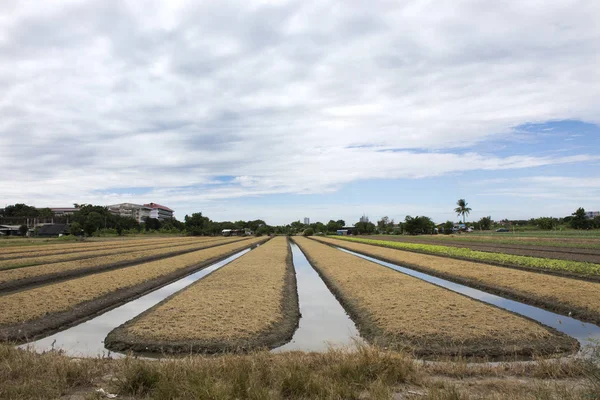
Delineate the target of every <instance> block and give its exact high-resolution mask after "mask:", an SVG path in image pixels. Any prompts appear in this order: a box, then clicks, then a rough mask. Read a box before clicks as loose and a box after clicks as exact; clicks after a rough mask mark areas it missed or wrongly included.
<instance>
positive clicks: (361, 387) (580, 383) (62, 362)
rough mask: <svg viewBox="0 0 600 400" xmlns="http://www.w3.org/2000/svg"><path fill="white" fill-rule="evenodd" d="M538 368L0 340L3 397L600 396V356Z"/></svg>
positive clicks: (366, 350) (375, 353)
mask: <svg viewBox="0 0 600 400" xmlns="http://www.w3.org/2000/svg"><path fill="white" fill-rule="evenodd" d="M447 368H448V369H449V370H451V369H453V366H452V365H451V364H448V365H447ZM536 369H537V367H536V366H535V365H530V366H527V367H523V369H519V370H518V371H513V370H512V369H511V368H510V367H506V366H504V365H501V366H498V367H490V369H489V371H492V372H490V373H488V372H486V373H484V374H482V375H480V374H478V373H477V372H475V373H472V374H471V375H469V376H468V377H460V378H450V377H449V376H451V375H452V373H451V371H445V370H443V369H441V368H440V369H438V370H437V371H428V370H427V368H423V367H422V366H421V365H418V364H415V363H414V362H413V361H412V360H411V359H410V358H409V357H407V356H406V355H403V354H401V353H396V352H393V351H387V350H382V349H378V348H374V347H369V346H363V347H359V349H358V351H356V352H347V351H342V350H330V351H329V352H326V353H322V354H319V353H310V354H307V353H301V352H293V353H280V354H271V353H267V352H257V353H252V354H249V355H224V356H219V357H206V356H194V357H186V358H183V359H177V360H168V361H167V360H165V361H162V362H156V361H148V360H139V359H132V358H127V359H122V360H110V359H80V360H71V359H69V358H67V357H65V356H63V355H60V354H57V353H47V354H43V355H38V354H33V353H29V352H24V351H20V350H16V349H14V348H12V347H9V346H6V345H0V399H11V400H13V399H56V398H64V399H100V398H103V397H100V396H97V395H96V393H95V390H96V389H98V388H102V389H104V390H106V391H107V392H109V393H117V394H118V398H125V399H160V400H169V399H182V400H187V399H190V400H191V399H260V400H263V399H266V400H269V399H274V400H279V399H332V400H333V399H392V398H393V399H436V400H440V399H514V400H549V399H561V400H564V399H588V400H594V399H598V398H599V394H600V392H599V389H600V387H599V386H598V384H599V383H600V381H599V380H598V376H599V375H598V373H599V372H600V369H599V368H598V367H596V366H594V364H592V363H589V364H588V365H585V366H583V368H582V367H580V366H579V365H578V366H576V367H574V368H573V373H572V374H569V375H564V374H553V375H552V376H538V375H539V374H537V373H536V372H535V370H536ZM438 372H439V373H441V374H442V375H441V376H440V375H438ZM531 377H536V378H531ZM61 396H64V397H61Z"/></svg>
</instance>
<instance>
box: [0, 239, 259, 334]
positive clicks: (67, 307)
mask: <svg viewBox="0 0 600 400" xmlns="http://www.w3.org/2000/svg"><path fill="white" fill-rule="evenodd" d="M261 241H264V239H261V238H253V239H249V240H242V241H241V242H233V243H228V244H224V245H222V246H216V247H211V248H207V249H203V250H198V251H194V252H191V253H186V254H183V255H179V256H174V257H170V258H167V259H162V260H158V261H152V262H147V263H143V264H137V265H134V266H130V267H126V268H123V269H119V270H114V271H108V272H102V273H98V274H94V275H90V276H84V277H81V278H76V279H72V280H68V281H65V282H60V283H54V284H48V285H45V286H41V287H36V288H33V289H29V290H24V291H21V292H17V293H12V294H7V295H4V296H2V297H1V299H2V301H1V302H0V338H1V339H4V340H10V339H12V340H23V339H25V338H27V337H33V336H36V335H39V334H41V333H43V332H46V331H52V330H53V329H56V328H58V327H60V326H62V325H65V324H67V323H70V322H72V321H75V320H77V319H80V318H83V317H86V316H88V315H89V314H92V313H94V312H97V311H99V310H103V309H106V308H108V307H110V306H111V305H114V304H118V303H119V302H121V301H123V300H125V299H130V298H133V297H136V296H137V295H139V294H141V293H144V292H146V291H148V290H150V289H152V288H155V287H157V286H159V285H161V284H164V283H166V282H170V281H172V280H174V279H177V278H179V277H180V276H183V275H186V274H187V273H189V272H191V271H194V270H196V269H198V268H200V267H202V266H205V265H207V264H208V263H210V262H212V261H214V260H216V259H220V258H223V257H225V256H227V255H229V254H232V253H233V252H236V251H239V250H241V249H244V248H247V247H248V246H250V245H251V244H255V243H258V242H261Z"/></svg>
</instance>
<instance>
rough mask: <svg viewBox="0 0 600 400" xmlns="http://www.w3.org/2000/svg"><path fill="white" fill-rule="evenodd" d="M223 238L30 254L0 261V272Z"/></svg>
mask: <svg viewBox="0 0 600 400" xmlns="http://www.w3.org/2000/svg"><path fill="white" fill-rule="evenodd" d="M221 239H222V238H210V239H203V238H201V239H196V240H184V241H173V242H166V243H156V244H154V243H140V244H137V245H135V246H128V247H125V248H121V247H111V248H108V249H95V250H89V251H83V252H79V251H76V252H70V253H61V254H51V255H39V253H37V252H30V253H28V254H27V256H24V257H23V256H22V257H19V258H11V259H8V260H0V271H2V270H7V269H13V268H22V267H30V266H36V265H42V264H50V263H56V262H65V261H71V260H84V259H89V258H95V257H101V256H105V255H120V254H127V253H131V252H136V251H143V250H154V249H167V248H172V249H175V248H178V247H185V246H189V245H194V244H196V245H197V244H199V243H210V242H213V241H215V240H221Z"/></svg>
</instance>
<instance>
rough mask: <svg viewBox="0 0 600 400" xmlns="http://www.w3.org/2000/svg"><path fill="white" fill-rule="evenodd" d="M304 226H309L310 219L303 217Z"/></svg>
mask: <svg viewBox="0 0 600 400" xmlns="http://www.w3.org/2000/svg"><path fill="white" fill-rule="evenodd" d="M304 225H310V218H308V217H304Z"/></svg>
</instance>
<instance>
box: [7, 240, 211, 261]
mask: <svg viewBox="0 0 600 400" xmlns="http://www.w3.org/2000/svg"><path fill="white" fill-rule="evenodd" d="M211 239H212V240H214V239H216V238H214V237H206V238H203V237H179V238H173V239H163V240H156V239H155V240H144V241H134V242H133V243H130V242H118V243H112V242H104V244H103V243H94V244H93V245H92V246H89V247H88V246H86V247H82V248H79V247H73V246H71V247H65V248H60V249H50V250H46V249H45V248H42V249H39V250H36V251H20V252H14V253H8V254H3V253H0V261H6V260H12V259H15V258H30V257H42V256H53V255H59V254H74V253H79V254H85V253H87V252H92V251H97V250H113V249H122V250H126V249H129V248H136V247H146V246H165V245H168V244H171V243H185V242H192V241H202V240H211ZM73 244H74V245H75V246H77V243H73Z"/></svg>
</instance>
